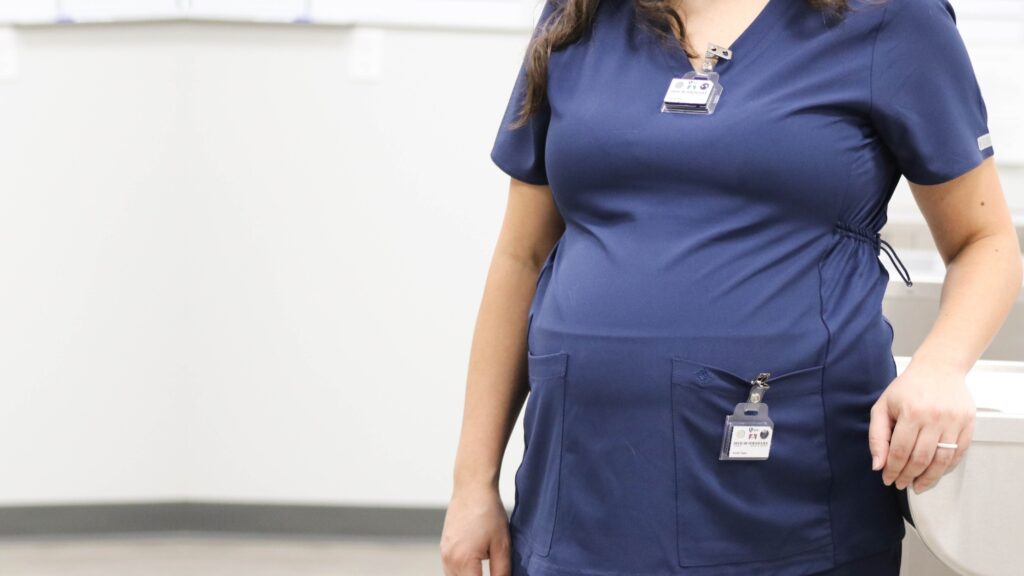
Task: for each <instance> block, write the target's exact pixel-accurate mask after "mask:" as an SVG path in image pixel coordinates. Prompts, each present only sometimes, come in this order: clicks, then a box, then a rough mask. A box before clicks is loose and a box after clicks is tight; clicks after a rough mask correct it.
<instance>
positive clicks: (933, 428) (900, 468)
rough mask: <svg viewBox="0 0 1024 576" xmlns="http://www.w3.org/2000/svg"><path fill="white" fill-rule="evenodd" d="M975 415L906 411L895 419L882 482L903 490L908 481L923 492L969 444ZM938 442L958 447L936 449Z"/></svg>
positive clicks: (949, 467)
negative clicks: (954, 444)
mask: <svg viewBox="0 0 1024 576" xmlns="http://www.w3.org/2000/svg"><path fill="white" fill-rule="evenodd" d="M973 426H974V418H973V417H972V416H971V415H969V414H966V413H964V414H959V413H940V412H935V411H931V412H928V413H926V414H925V413H924V412H922V411H921V410H920V409H918V410H916V411H914V410H906V411H904V413H903V414H902V415H901V416H900V418H899V419H898V420H897V422H896V426H895V428H894V430H893V434H892V439H891V442H890V445H889V458H888V462H887V463H886V466H885V469H884V470H883V472H882V482H884V483H885V484H886V485H890V484H895V485H896V488H897V489H899V490H903V489H904V488H906V487H907V486H909V485H910V484H911V483H913V484H914V489H915V491H917V492H923V491H924V490H927V489H928V488H930V487H931V486H933V485H934V484H935V482H937V481H938V480H939V478H941V477H942V476H943V475H945V474H946V473H948V472H949V471H950V470H951V469H952V468H953V467H954V466H955V465H956V464H957V463H958V462H959V461H960V458H961V457H962V455H963V453H964V452H965V451H966V449H967V447H968V445H969V444H970V437H971V435H972V434H973ZM939 442H949V443H956V444H957V448H955V449H949V448H939V447H938V443H939Z"/></svg>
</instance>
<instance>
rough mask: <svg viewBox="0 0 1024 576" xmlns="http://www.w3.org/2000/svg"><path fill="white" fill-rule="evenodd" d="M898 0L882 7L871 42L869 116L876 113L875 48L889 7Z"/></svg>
mask: <svg viewBox="0 0 1024 576" xmlns="http://www.w3.org/2000/svg"><path fill="white" fill-rule="evenodd" d="M894 1H896V0H887V2H886V3H885V7H884V8H882V17H881V18H879V19H878V26H877V27H876V28H875V38H874V41H873V42H872V43H871V65H870V66H869V67H868V118H872V117H874V114H875V49H876V47H877V46H878V37H879V36H881V34H882V28H883V27H884V26H885V19H886V16H888V14H889V7H890V6H892V3H893V2H894Z"/></svg>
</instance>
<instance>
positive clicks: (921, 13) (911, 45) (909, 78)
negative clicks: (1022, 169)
mask: <svg viewBox="0 0 1024 576" xmlns="http://www.w3.org/2000/svg"><path fill="white" fill-rule="evenodd" d="M875 40H876V41H875V46H874V50H873V55H872V61H871V79H870V83H871V121H872V123H873V125H874V126H875V129H876V131H877V132H878V134H879V135H880V137H881V139H882V140H883V141H884V143H885V144H886V146H887V147H888V148H889V150H890V151H891V152H892V153H893V155H894V156H895V158H896V161H897V164H898V166H899V168H900V171H901V172H902V173H903V175H904V176H906V178H907V180H910V181H911V182H914V183H917V184H938V183H941V182H946V181H949V180H952V179H953V178H955V177H957V176H960V175H962V174H964V173H965V172H968V171H969V170H971V169H972V168H974V167H976V166H977V165H978V164H980V163H981V162H982V161H983V160H984V159H985V158H988V157H989V156H992V155H993V153H994V149H993V147H992V142H991V136H990V135H989V130H988V111H987V110H986V108H985V101H984V99H983V98H982V94H981V89H980V87H979V85H978V81H977V78H976V77H975V73H974V67H973V65H972V64H971V60H970V57H969V56H968V53H967V49H966V46H965V45H964V41H963V38H962V37H961V36H960V32H959V30H958V29H957V26H956V13H955V12H954V11H953V6H952V5H951V4H950V3H949V0H888V4H887V6H886V8H885V13H884V14H883V16H882V22H881V24H880V26H879V29H878V34H877V36H876V39H875Z"/></svg>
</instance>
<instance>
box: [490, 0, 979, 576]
mask: <svg viewBox="0 0 1024 576" xmlns="http://www.w3.org/2000/svg"><path fill="white" fill-rule="evenodd" d="M558 4H561V2H557V1H555V0H548V1H547V2H546V4H545V6H544V9H543V11H542V12H541V16H540V20H539V22H538V25H537V29H535V30H534V34H536V33H537V32H538V30H539V28H540V27H541V26H543V25H545V24H546V22H548V20H549V19H550V17H551V16H552V15H553V14H555V11H556V9H557V5H558ZM851 7H852V8H853V11H852V12H850V13H848V14H847V15H846V17H845V18H843V19H834V18H824V17H823V15H822V13H821V12H819V11H817V10H814V9H812V8H811V7H809V6H808V5H807V3H806V2H804V1H803V0H770V2H769V3H768V4H767V6H766V7H765V8H764V9H763V10H762V11H761V12H760V13H759V14H758V16H757V17H756V19H755V20H754V21H753V22H752V23H751V24H750V25H749V27H748V28H746V29H745V31H744V32H743V33H742V34H741V35H740V37H739V38H738V39H737V40H736V41H735V42H734V43H733V44H732V45H731V46H730V48H731V49H732V50H733V58H732V59H731V60H724V59H719V60H718V62H717V64H716V66H715V69H716V70H717V71H718V72H719V74H720V75H721V76H720V81H721V83H722V85H723V93H722V96H721V99H720V101H719V102H718V107H717V109H716V110H715V112H714V113H713V114H711V115H703V116H702V115H691V114H670V113H662V112H661V111H660V110H661V103H662V101H663V98H664V96H665V92H666V90H667V88H668V85H669V82H670V81H671V79H672V78H674V77H679V76H681V75H682V74H683V73H684V72H686V71H688V70H691V69H692V66H691V64H690V62H689V60H688V59H687V58H686V56H685V53H684V52H683V51H682V48H681V47H678V46H672V47H669V46H666V45H664V44H661V43H659V41H658V39H657V38H656V37H655V36H654V35H653V33H652V32H650V31H648V30H645V29H644V28H642V27H640V26H639V22H638V18H639V16H638V15H636V14H635V12H634V8H633V2H632V0H611V1H609V0H605V1H603V2H600V4H599V7H598V8H597V15H596V19H595V21H594V25H593V28H592V30H591V31H590V33H589V34H587V35H585V36H584V37H582V38H581V39H580V40H578V41H577V42H575V43H573V44H572V45H570V46H567V47H565V48H564V49H561V50H557V51H554V52H552V53H551V60H550V67H549V71H548V74H549V82H548V91H547V99H546V101H545V106H544V109H543V110H542V112H541V113H540V114H537V115H536V116H534V117H533V118H531V120H530V122H529V123H528V124H527V125H526V126H524V127H522V128H520V129H516V130H513V129H510V128H509V126H508V124H509V123H510V122H511V121H512V120H513V119H514V118H515V116H516V114H517V113H518V110H519V106H520V104H521V103H522V98H523V96H524V94H525V93H524V89H525V61H524V63H523V65H522V66H521V68H520V70H519V75H518V77H517V79H516V82H515V86H514V88H513V93H512V95H511V97H510V98H509V101H508V106H507V108H506V112H505V115H504V118H503V119H502V122H501V125H500V128H499V131H498V133H497V138H496V140H495V142H494V147H493V150H492V151H491V158H492V160H493V161H494V162H495V163H496V165H497V166H498V167H499V168H501V170H503V171H504V172H505V173H507V174H509V175H510V176H512V177H514V178H517V179H519V180H522V181H524V182H528V183H532V184H548V185H549V186H550V188H551V193H552V195H553V199H554V202H555V204H556V207H557V209H558V211H559V213H560V214H561V216H562V218H563V219H564V221H565V223H566V228H565V232H564V233H563V234H562V236H561V237H560V238H559V240H558V242H557V243H556V244H555V245H554V247H553V248H552V250H551V252H550V253H549V255H548V257H547V259H546V261H545V263H544V266H543V268H542V269H541V272H540V274H539V276H538V278H537V291H536V293H535V296H534V298H533V301H532V303H531V305H530V309H529V314H528V318H526V319H524V320H525V321H526V326H527V362H528V372H529V385H530V395H529V397H528V400H527V404H526V406H525V409H524V415H523V426H524V438H523V440H524V453H523V460H522V462H521V463H520V465H519V467H518V468H517V470H516V478H515V486H516V495H515V506H514V508H513V511H512V515H511V518H510V530H511V534H512V539H513V549H514V552H513V557H514V559H515V562H514V565H515V567H514V573H515V574H518V575H527V574H528V575H530V576H555V575H558V576H567V575H572V576H581V575H589V574H593V575H598V574H600V575H602V576H626V575H627V574H630V575H635V574H643V575H676V574H693V575H724V574H758V575H761V576H765V575H769V576H770V575H776V576H781V575H794V576H795V575H797V574H811V573H812V572H814V573H817V572H818V571H821V572H823V573H824V571H826V570H831V569H833V568H835V567H837V566H838V565H840V564H843V563H847V562H852V561H855V560H858V559H864V558H866V557H868V556H871V555H877V554H881V553H883V552H885V551H887V550H891V549H892V547H893V545H894V544H898V543H899V541H900V540H901V539H902V538H903V536H904V534H905V530H904V522H903V514H902V511H903V510H904V509H905V508H904V507H905V498H906V493H905V491H900V490H897V489H896V487H895V485H892V486H885V485H884V484H883V483H882V481H881V472H875V471H872V470H871V455H870V451H869V449H868V441H867V430H868V422H869V418H870V414H869V411H870V409H871V406H872V405H873V403H874V402H875V400H876V399H877V398H878V396H879V395H880V394H881V393H882V391H883V390H884V389H885V387H886V386H887V385H888V384H889V383H890V382H891V381H892V379H893V378H895V376H896V367H895V363H894V361H893V358H892V351H891V346H892V336H893V333H892V327H891V325H890V324H889V322H888V320H887V319H886V318H885V317H884V315H883V314H882V297H883V296H884V294H885V289H886V285H887V283H888V279H889V275H888V272H887V270H886V268H885V266H884V265H883V263H882V261H881V259H880V253H881V252H880V249H881V248H882V246H883V245H882V243H881V242H880V237H879V230H880V229H881V228H882V226H883V225H884V224H885V221H886V209H887V205H888V202H889V199H890V198H891V196H892V193H893V191H894V189H895V187H896V185H897V183H898V181H899V178H900V176H901V175H905V176H906V177H907V179H908V180H910V181H912V182H915V183H920V184H935V183H939V182H945V181H948V180H950V179H952V178H955V177H956V176H959V175H961V174H963V173H964V172H967V171H968V170H970V169H972V168H974V167H975V166H977V165H978V164H979V163H980V162H981V161H982V160H984V159H985V158H987V157H989V156H992V154H993V151H994V149H993V147H992V146H991V142H990V139H989V137H988V136H987V135H988V133H989V129H988V126H987V122H988V118H987V112H986V108H985V103H984V100H983V98H982V94H981V91H980V89H979V85H978V83H977V80H976V78H975V74H974V70H973V68H972V64H971V61H970V59H969V57H968V54H967V51H966V49H965V46H964V43H963V40H962V38H961V36H960V35H959V32H958V30H957V28H956V21H955V14H954V11H953V7H952V6H951V5H950V3H949V2H948V0H889V1H888V2H884V3H881V4H870V3H868V2H866V1H858V0H851ZM695 48H696V49H698V50H703V47H702V46H701V47H695ZM765 371H767V372H770V373H771V378H770V379H769V385H770V388H769V389H768V390H767V392H766V394H765V397H764V402H765V403H766V404H767V405H768V407H769V415H770V416H771V418H772V419H773V421H774V423H775V428H774V431H773V434H774V436H773V441H772V445H771V451H770V456H769V458H768V459H767V460H760V461H721V460H719V458H718V457H719V450H720V446H721V440H722V432H723V426H724V421H725V416H726V414H730V413H732V411H733V408H734V407H735V405H736V403H737V402H740V401H743V400H744V399H745V398H746V396H747V392H748V390H749V388H750V384H749V381H750V380H751V379H752V378H754V377H755V376H756V375H757V374H758V373H759V372H765ZM901 499H902V500H901ZM908 519H909V518H908Z"/></svg>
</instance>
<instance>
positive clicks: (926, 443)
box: [895, 425, 951, 490]
mask: <svg viewBox="0 0 1024 576" xmlns="http://www.w3.org/2000/svg"><path fill="white" fill-rule="evenodd" d="M942 432H943V431H942V428H940V427H938V426H934V425H933V426H924V427H922V428H921V429H920V430H918V433H917V438H916V439H915V442H914V445H913V446H912V447H911V451H910V456H909V458H908V459H907V462H906V464H905V465H904V466H903V469H902V470H901V471H900V473H899V474H898V475H897V476H896V482H895V483H896V488H897V489H899V490H903V489H904V488H906V487H907V486H909V485H910V483H911V482H913V481H914V478H917V477H918V476H920V475H921V474H922V473H924V471H925V470H926V469H928V468H929V467H930V466H932V465H933V464H934V463H935V462H936V459H939V460H940V461H939V463H940V464H941V468H942V470H943V471H945V469H946V466H947V465H948V464H949V460H950V459H951V458H949V456H950V454H949V452H950V450H948V449H939V448H938V447H937V446H936V444H937V443H938V442H940V440H939V438H940V437H941V436H942ZM936 450H938V452H936ZM942 452H946V453H947V454H942ZM941 475H942V474H939V476H941Z"/></svg>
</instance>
